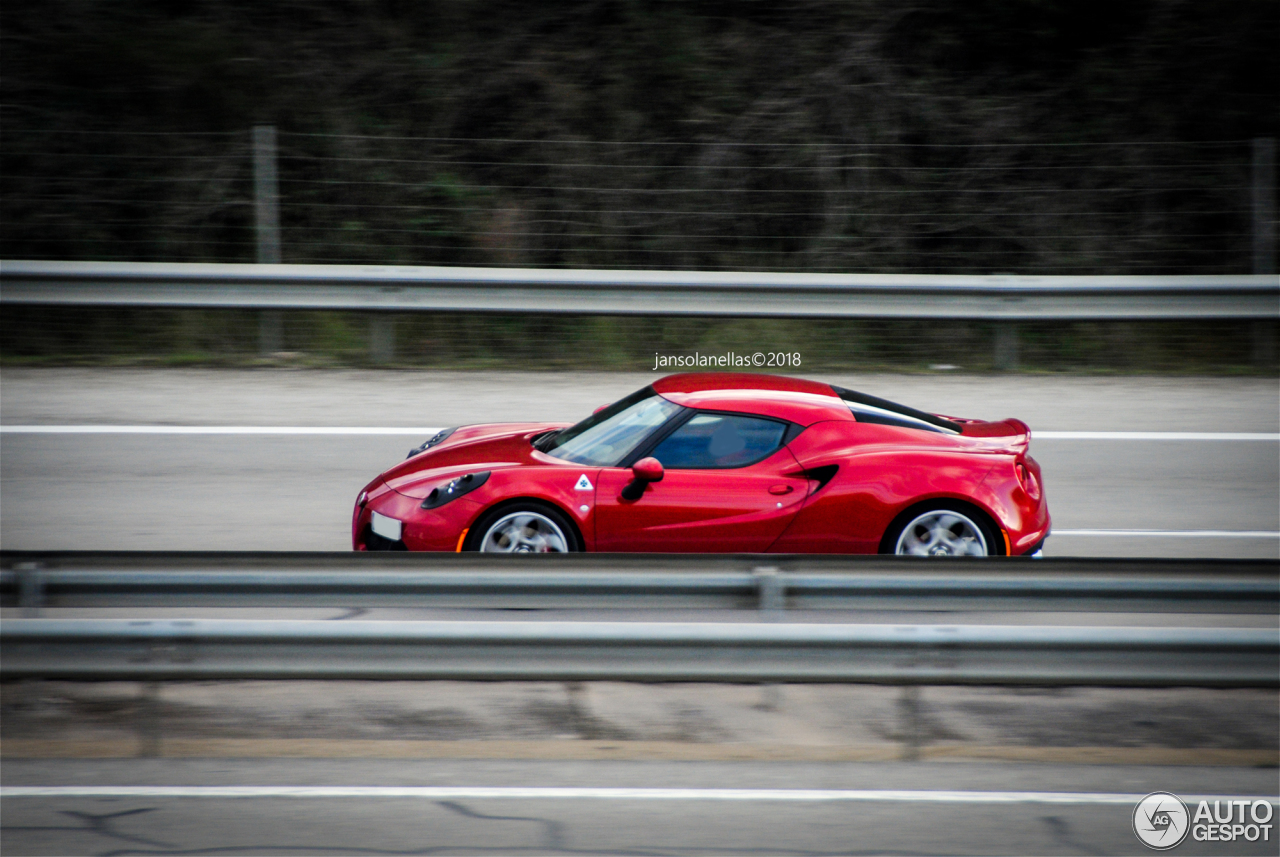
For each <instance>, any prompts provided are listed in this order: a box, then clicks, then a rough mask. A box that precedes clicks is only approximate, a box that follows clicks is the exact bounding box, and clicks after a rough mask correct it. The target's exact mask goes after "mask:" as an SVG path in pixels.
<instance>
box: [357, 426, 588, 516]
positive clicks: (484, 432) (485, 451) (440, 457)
mask: <svg viewBox="0 0 1280 857" xmlns="http://www.w3.org/2000/svg"><path fill="white" fill-rule="evenodd" d="M567 425H569V423H491V424H487V425H475V426H462V427H461V428H459V429H458V430H457V431H455V432H454V433H453V434H452V435H450V436H449V438H448V439H447V440H445V441H444V443H441V444H440V445H439V446H434V447H432V448H431V449H429V450H427V451H426V452H423V453H419V454H418V455H415V456H413V458H410V459H409V460H408V461H402V462H401V463H399V464H397V465H396V466H395V467H393V468H391V469H390V470H388V471H386V472H385V473H383V474H382V481H384V482H386V483H387V485H388V486H390V487H391V488H392V490H394V491H396V492H398V493H400V494H404V495H405V496H408V497H414V498H419V499H421V498H423V497H426V496H427V495H428V494H429V493H431V489H432V488H434V487H435V486H436V485H437V484H439V483H440V482H444V481H448V480H449V479H452V478H453V477H455V476H461V475H462V474H464V473H470V472H472V471H476V470H496V469H499V468H503V467H518V466H520V465H522V464H532V463H535V461H536V462H537V463H540V464H541V463H544V460H545V459H543V458H539V459H535V458H534V456H535V455H538V456H541V453H538V452H537V451H536V450H535V449H534V448H533V446H532V444H531V440H532V439H533V438H534V437H535V436H536V435H539V434H541V433H542V432H545V431H548V430H551V429H560V428H565V427H566V426H567Z"/></svg>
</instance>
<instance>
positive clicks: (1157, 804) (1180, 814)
mask: <svg viewBox="0 0 1280 857" xmlns="http://www.w3.org/2000/svg"><path fill="white" fill-rule="evenodd" d="M1190 815H1191V814H1190V813H1189V812H1187V805H1186V804H1185V803H1183V802H1182V800H1181V799H1180V798H1179V797H1178V796H1177V795H1172V794H1169V793H1168V792H1153V793H1151V794H1149V795H1147V796H1146V797H1144V798H1143V799H1142V800H1140V801H1138V805H1137V806H1135V807H1134V808H1133V832H1134V833H1135V834H1137V837H1138V839H1139V840H1140V841H1141V842H1142V844H1143V845H1145V846H1147V847H1148V848H1154V849H1155V850H1156V851H1168V850H1169V849H1170V848H1176V847H1177V846H1179V845H1181V844H1182V840H1184V839H1186V838H1187V832H1188V831H1189V830H1190V829H1191V825H1190V824H1188V822H1189V821H1190Z"/></svg>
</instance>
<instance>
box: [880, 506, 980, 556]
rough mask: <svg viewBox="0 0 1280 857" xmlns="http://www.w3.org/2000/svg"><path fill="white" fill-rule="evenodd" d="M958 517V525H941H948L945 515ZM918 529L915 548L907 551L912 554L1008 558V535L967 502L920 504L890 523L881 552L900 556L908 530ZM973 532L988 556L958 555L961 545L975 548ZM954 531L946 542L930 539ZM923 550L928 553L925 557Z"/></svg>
mask: <svg viewBox="0 0 1280 857" xmlns="http://www.w3.org/2000/svg"><path fill="white" fill-rule="evenodd" d="M947 515H950V516H954V518H955V519H956V520H955V522H954V523H953V524H952V525H951V526H949V527H947V526H941V525H945V524H946V518H945V517H944V516H947ZM913 525H915V526H914V531H915V534H916V537H915V538H914V539H912V538H911V537H910V536H908V537H907V538H908V539H909V540H910V541H913V542H914V547H915V549H910V546H909V545H908V546H904V547H908V549H907V550H906V551H905V552H906V553H908V554H915V555H926V556H947V555H961V556H1004V555H1005V546H1004V536H1003V535H1001V532H1000V529H999V528H998V527H997V526H996V525H995V523H994V522H993V521H992V520H991V517H990V516H989V515H987V513H986V512H984V511H982V510H981V509H979V508H978V507H977V506H975V505H973V504H972V503H966V502H965V501H963V500H931V501H929V502H927V503H918V504H916V505H915V506H912V507H911V508H910V509H907V510H906V511H905V512H903V513H902V514H900V515H898V517H896V518H894V519H893V523H891V524H889V527H888V529H886V530H885V533H884V537H883V538H882V539H881V540H880V553H882V554H896V553H898V552H899V547H900V544H901V542H902V539H903V537H904V535H905V534H906V530H907V528H908V527H912V526H913ZM973 531H976V533H977V534H980V535H981V537H982V544H983V545H985V548H986V551H985V553H972V552H964V553H959V554H956V553H954V551H955V547H956V545H957V544H967V545H969V546H970V549H971V548H972V546H973V545H974V542H973V541H972V540H971V537H972V535H973V534H974V533H973ZM939 532H942V533H946V532H950V534H951V535H950V538H949V539H948V540H947V541H946V542H942V541H940V540H937V539H936V538H935V539H932V540H931V539H930V537H931V536H936V534H937V533H939ZM920 550H924V551H926V553H924V554H921V553H920Z"/></svg>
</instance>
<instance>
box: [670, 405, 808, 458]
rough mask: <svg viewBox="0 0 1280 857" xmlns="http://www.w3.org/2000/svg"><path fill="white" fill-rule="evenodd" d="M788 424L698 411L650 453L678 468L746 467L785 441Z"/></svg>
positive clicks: (765, 456)
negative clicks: (784, 436)
mask: <svg viewBox="0 0 1280 857" xmlns="http://www.w3.org/2000/svg"><path fill="white" fill-rule="evenodd" d="M786 431H787V424H786V423H781V422H777V421H776V420H768V419H762V418H760V417H747V416H741V415H738V414H698V415H696V416H694V417H693V418H692V419H690V420H689V421H688V422H686V423H685V424H684V425H682V426H680V428H678V429H676V430H675V431H673V432H672V433H671V434H669V435H668V436H667V437H666V439H665V440H663V441H662V442H661V443H659V444H658V446H657V447H656V448H655V449H654V450H653V452H651V453H649V454H650V455H652V456H653V457H654V458H656V459H658V460H659V461H661V462H662V466H663V467H665V468H667V469H674V470H709V469H715V468H727V467H746V466H747V465H748V464H755V463H756V462H757V461H762V460H764V459H765V458H767V457H768V456H769V455H770V454H771V453H773V451H774V450H776V449H777V448H778V447H779V446H781V445H782V437H783V435H784V434H786Z"/></svg>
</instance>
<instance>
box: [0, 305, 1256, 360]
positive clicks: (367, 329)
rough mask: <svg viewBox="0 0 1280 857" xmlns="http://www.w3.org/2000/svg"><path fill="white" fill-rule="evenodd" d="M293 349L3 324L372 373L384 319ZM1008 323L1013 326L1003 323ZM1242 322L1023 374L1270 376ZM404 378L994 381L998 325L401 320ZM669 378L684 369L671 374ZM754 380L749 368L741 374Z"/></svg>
mask: <svg viewBox="0 0 1280 857" xmlns="http://www.w3.org/2000/svg"><path fill="white" fill-rule="evenodd" d="M282 317H283V331H282V332H283V342H282V343H281V344H282V346H283V350H282V351H280V352H276V353H273V354H269V355H262V354H260V353H259V351H258V318H257V314H256V313H254V312H252V311H238V310H194V309H118V308H103V309H80V308H75V309H67V308H54V309H51V308H45V307H34V306H33V307H14V308H12V309H9V310H7V311H6V312H5V313H4V314H3V316H0V344H2V346H3V347H2V349H0V361H2V362H3V363H4V364H5V365H24V364H25V365H77V364H94V365H97V364H104V363H105V364H108V365H111V364H117V365H153V366H176V365H184V364H191V363H200V364H205V365H223V366H240V367H245V366H295V367H316V368H328V367H340V366H372V365H375V364H374V363H373V362H372V360H371V356H370V355H371V348H370V339H371V336H372V325H371V320H372V316H371V314H369V313H361V312H319V311H316V312H311V311H296V312H286V313H283V314H282ZM1001 325H1002V326H1008V323H1007V322H1003V323H1001ZM1258 325H1261V326H1263V327H1264V330H1263V331H1262V333H1263V334H1264V336H1269V337H1270V341H1271V342H1272V343H1274V342H1275V341H1276V337H1277V333H1280V330H1278V328H1280V323H1277V322H1253V323H1252V324H1251V325H1246V326H1244V328H1243V329H1242V326H1241V325H1240V324H1239V323H1237V322H1233V321H1230V320H1227V321H1222V320H1214V321H1177V322H1174V321H1154V322H1147V321H1143V322H1139V321H1125V322H1114V321H1111V322H1021V323H1019V324H1018V325H1017V330H1018V339H1019V348H1018V355H1017V367H1016V368H1018V369H1020V370H1022V371H1031V372H1064V371H1065V372H1084V373H1169V374H1223V375H1235V374H1265V375H1275V374H1276V372H1277V369H1278V368H1280V367H1278V366H1277V363H1276V356H1275V353H1274V351H1272V353H1271V354H1270V355H1269V356H1268V357H1265V358H1261V359H1260V357H1259V354H1258V353H1257V351H1256V348H1257V342H1258V341H1259V337H1258V336H1257V335H1256V334H1255V332H1254V330H1253V327H1254V326H1258ZM393 326H394V340H395V354H394V357H393V358H392V360H391V361H390V362H389V363H388V364H386V365H390V366H393V367H431V368H450V369H489V368H503V369H511V368H525V369H589V370H590V369H598V370H625V371H646V370H651V369H653V368H654V365H655V362H654V355H655V353H656V354H661V355H666V356H673V355H692V354H695V353H699V354H704V355H708V356H719V355H722V354H730V353H733V354H738V355H746V356H750V355H752V354H754V353H756V352H762V353H769V352H783V353H787V354H791V353H795V352H799V354H800V356H801V364H800V365H799V366H798V367H792V366H782V367H779V368H772V369H771V368H769V367H764V368H762V369H761V370H760V371H772V372H783V373H787V374H804V373H805V372H806V371H817V370H866V371H874V370H885V371H908V372H916V371H949V370H961V371H966V372H989V371H995V370H997V369H998V368H1003V367H997V366H996V365H995V353H996V349H995V334H996V327H997V325H996V324H995V323H988V322H973V321H960V322H946V323H940V322H938V321H937V320H902V319H883V320H860V319H767V318H727V319H726V318H684V317H680V318H671V317H659V316H654V317H633V316H627V317H619V316H586V317H583V316H564V315H537V314H532V315H530V314H521V315H481V314H470V313H459V314H448V315H446V314H435V313H399V314H396V316H395V320H394V322H393ZM659 371H660V372H661V373H662V374H668V373H670V372H671V371H679V370H670V369H660V370H659ZM740 371H747V370H740Z"/></svg>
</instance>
